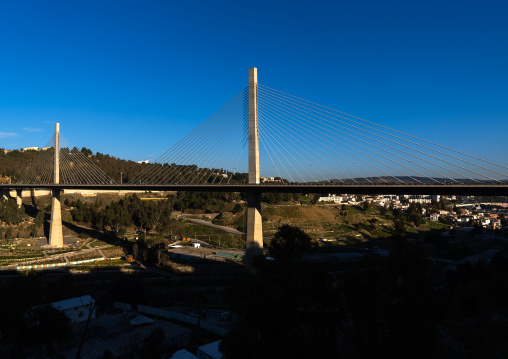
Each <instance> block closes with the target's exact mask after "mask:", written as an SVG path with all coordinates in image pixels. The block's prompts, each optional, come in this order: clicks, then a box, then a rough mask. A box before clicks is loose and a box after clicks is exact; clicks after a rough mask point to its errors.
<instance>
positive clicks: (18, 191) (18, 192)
mask: <svg viewBox="0 0 508 359" xmlns="http://www.w3.org/2000/svg"><path fill="white" fill-rule="evenodd" d="M16 203H17V205H18V207H19V208H21V206H23V190H22V189H21V188H17V189H16Z"/></svg>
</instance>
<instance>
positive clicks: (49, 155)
mask: <svg viewBox="0 0 508 359" xmlns="http://www.w3.org/2000/svg"><path fill="white" fill-rule="evenodd" d="M54 139H55V136H52V138H51V140H50V141H49V142H48V143H47V144H46V146H44V147H43V148H42V149H41V150H40V151H39V152H38V153H37V156H36V157H35V158H34V161H33V163H32V164H30V166H28V168H27V169H26V171H25V173H24V174H23V176H22V177H21V179H20V180H19V183H24V184H51V183H54V157H55V156H54V153H55V148H54V145H53V143H54V142H55V140H54ZM59 142H60V143H61V144H63V146H60V148H59V176H58V177H59V183H61V184H112V183H115V182H114V181H113V180H112V179H111V178H110V177H109V176H108V175H107V174H106V173H105V172H104V171H103V170H101V169H100V168H99V166H97V165H96V164H95V163H93V162H92V161H91V160H90V159H89V158H88V157H87V156H86V155H85V154H83V153H82V152H81V151H79V150H78V148H77V147H75V146H71V145H67V143H68V141H67V140H66V139H65V138H64V137H63V136H61V135H60V136H59ZM69 148H72V149H69Z"/></svg>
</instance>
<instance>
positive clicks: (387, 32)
mask: <svg viewBox="0 0 508 359" xmlns="http://www.w3.org/2000/svg"><path fill="white" fill-rule="evenodd" d="M507 18H508V2H506V1H489V0H482V1H467V0H466V1H463V0H461V1H458V0H457V1H444V0H440V1H432V0H431V1H389V0H388V1H294V0H293V1H273V0H272V1H253V2H246V1H238V0H237V1H148V0H147V1H90V0H87V1H70V0H65V1H2V2H0V147H4V148H10V149H12V148H21V147H28V146H43V145H45V144H46V142H47V141H48V140H49V139H50V138H51V136H52V131H53V123H54V122H60V126H61V131H62V134H63V136H65V137H66V138H67V139H68V140H69V141H70V142H71V143H73V144H74V145H76V146H78V147H82V146H86V147H88V148H90V149H92V151H94V152H96V151H99V152H102V153H109V154H111V155H114V156H117V157H120V158H126V159H132V160H143V159H147V158H148V154H149V153H152V157H154V158H155V157H157V156H158V155H159V154H161V153H162V152H164V151H165V150H166V149H168V148H170V147H171V146H172V145H173V144H174V143H175V142H176V141H178V140H179V139H180V138H181V137H183V136H184V135H185V134H187V133H188V132H189V131H191V130H192V129H193V128H194V127H195V126H196V125H197V124H199V123H200V122H201V121H203V120H205V119H206V118H207V117H209V116H210V115H212V114H213V113H214V112H215V111H216V110H217V109H219V108H220V107H221V106H222V105H223V104H224V103H225V102H227V101H228V100H229V99H230V98H232V97H233V96H234V95H235V94H237V93H238V92H239V91H240V90H241V89H242V88H243V87H245V86H246V85H247V81H248V68H250V67H257V68H258V71H259V82H260V83H262V84H264V85H266V86H270V87H273V88H275V89H278V90H281V91H284V92H288V93H290V94H293V95H296V96H299V97H302V98H305V99H309V100H312V101H315V102H318V103H320V104H323V105H326V106H329V107H332V108H335V109H338V110H342V111H344V112H347V113H350V114H353V115H356V116H359V117H363V118H366V119H368V120H371V121H374V122H377V123H381V124H383V125H386V126H389V127H393V128H396V129H399V130H402V131H405V132H409V133H411V134H415V135H418V136H419V137H423V138H426V139H430V140H433V141H435V142H438V143H442V144H444V145H447V146H450V147H453V148H456V149H459V150H464V151H466V152H469V153H473V154H477V155H479V156H481V157H487V158H489V159H492V160H494V161H498V162H502V163H505V164H506V162H508V161H506V160H505V158H506V157H507V156H506V155H507V153H508V142H507V141H506V137H507V131H508V25H507Z"/></svg>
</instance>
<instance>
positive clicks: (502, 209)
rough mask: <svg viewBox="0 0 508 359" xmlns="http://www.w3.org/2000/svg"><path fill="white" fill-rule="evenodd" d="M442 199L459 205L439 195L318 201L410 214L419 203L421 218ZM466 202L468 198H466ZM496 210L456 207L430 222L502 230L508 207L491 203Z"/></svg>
mask: <svg viewBox="0 0 508 359" xmlns="http://www.w3.org/2000/svg"><path fill="white" fill-rule="evenodd" d="M441 199H444V200H448V201H456V200H457V198H456V196H451V197H441V196H440V195H426V196H410V195H402V196H397V195H379V196H358V195H348V194H341V195H336V194H328V196H323V197H319V199H318V202H325V203H337V204H338V203H340V204H347V205H358V204H360V203H362V202H370V203H372V204H374V205H377V206H380V207H388V206H392V207H393V208H394V209H395V208H398V209H402V210H407V209H408V208H409V205H410V204H411V203H420V204H421V205H422V215H423V216H427V213H428V212H429V211H428V209H427V208H425V205H430V204H431V203H432V202H433V201H435V202H439V201H440V200H441ZM465 199H466V201H467V200H468V199H469V198H465ZM491 205H495V206H496V207H492V209H484V208H482V207H481V206H480V205H479V204H456V207H458V208H460V210H458V211H457V212H460V213H457V212H455V211H452V210H449V209H448V210H446V209H442V210H439V212H437V213H436V212H435V213H429V214H428V219H429V220H431V221H434V222H438V221H439V218H440V217H443V218H446V220H447V221H448V222H452V223H455V224H456V225H457V226H459V227H472V226H474V225H481V226H482V227H484V228H487V229H500V228H501V218H500V217H501V215H502V214H504V213H506V211H507V210H508V207H507V204H506V203H491Z"/></svg>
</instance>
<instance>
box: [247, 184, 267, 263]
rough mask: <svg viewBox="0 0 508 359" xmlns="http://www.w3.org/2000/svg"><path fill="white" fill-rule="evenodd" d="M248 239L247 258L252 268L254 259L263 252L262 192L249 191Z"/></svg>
mask: <svg viewBox="0 0 508 359" xmlns="http://www.w3.org/2000/svg"><path fill="white" fill-rule="evenodd" d="M246 233H247V240H246V246H245V259H246V263H245V264H246V266H247V268H252V260H253V259H254V258H255V257H256V256H258V255H262V254H263V223H262V218H261V192H258V191H249V192H247V231H246Z"/></svg>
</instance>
